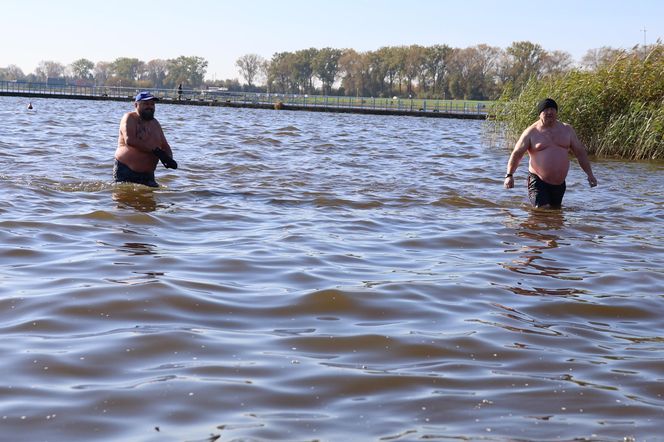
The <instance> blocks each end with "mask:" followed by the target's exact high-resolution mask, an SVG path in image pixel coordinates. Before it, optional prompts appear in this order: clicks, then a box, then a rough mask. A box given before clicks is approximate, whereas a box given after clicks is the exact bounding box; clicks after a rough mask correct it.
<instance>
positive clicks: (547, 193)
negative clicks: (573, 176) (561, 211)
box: [528, 172, 567, 209]
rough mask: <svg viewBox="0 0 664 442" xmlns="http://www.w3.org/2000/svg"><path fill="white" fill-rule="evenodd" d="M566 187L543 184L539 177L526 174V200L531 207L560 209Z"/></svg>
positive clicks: (530, 173) (563, 184)
mask: <svg viewBox="0 0 664 442" xmlns="http://www.w3.org/2000/svg"><path fill="white" fill-rule="evenodd" d="M566 188H567V186H566V185H565V182H564V181H563V183H562V184H558V185H556V184H549V183H545V182H544V181H543V180H542V179H541V178H540V177H538V176H537V175H535V174H534V173H532V172H529V173H528V198H530V204H532V205H533V207H542V206H546V205H548V206H551V207H553V208H556V209H558V208H560V206H561V204H562V203H563V196H564V195H565V189H566Z"/></svg>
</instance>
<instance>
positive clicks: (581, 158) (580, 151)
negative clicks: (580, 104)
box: [569, 126, 597, 187]
mask: <svg viewBox="0 0 664 442" xmlns="http://www.w3.org/2000/svg"><path fill="white" fill-rule="evenodd" d="M569 130H570V131H571V142H570V147H571V148H572V152H574V156H576V159H577V161H578V162H579V166H581V169H583V171H584V172H585V173H586V175H588V183H589V184H590V187H595V186H596V185H597V178H595V175H593V169H592V167H591V166H590V160H589V159H588V151H587V150H586V146H584V145H583V143H582V142H581V141H580V140H579V138H578V137H577V136H576V132H575V131H574V128H572V126H569Z"/></svg>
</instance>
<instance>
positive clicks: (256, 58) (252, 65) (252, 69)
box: [235, 54, 265, 86]
mask: <svg viewBox="0 0 664 442" xmlns="http://www.w3.org/2000/svg"><path fill="white" fill-rule="evenodd" d="M264 63H265V59H264V58H263V57H261V56H260V55H257V54H246V55H243V56H242V57H240V58H238V59H237V61H236V62H235V66H237V67H238V69H239V70H240V75H242V76H243V77H244V79H245V81H246V82H247V85H249V86H253V85H254V80H255V79H256V76H257V75H258V74H259V72H260V71H261V67H262V66H263V65H264Z"/></svg>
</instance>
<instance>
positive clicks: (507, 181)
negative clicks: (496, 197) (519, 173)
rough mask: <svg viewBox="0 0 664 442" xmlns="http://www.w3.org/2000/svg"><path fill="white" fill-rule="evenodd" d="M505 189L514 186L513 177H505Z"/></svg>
mask: <svg viewBox="0 0 664 442" xmlns="http://www.w3.org/2000/svg"><path fill="white" fill-rule="evenodd" d="M504 185H505V189H511V188H513V187H514V177H511V176H507V177H505V183H504Z"/></svg>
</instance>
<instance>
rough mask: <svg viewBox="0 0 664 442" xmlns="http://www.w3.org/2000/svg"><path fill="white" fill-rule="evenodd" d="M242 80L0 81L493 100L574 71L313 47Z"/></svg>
mask: <svg viewBox="0 0 664 442" xmlns="http://www.w3.org/2000/svg"><path fill="white" fill-rule="evenodd" d="M620 53H621V50H619V49H613V48H609V47H603V48H600V49H591V50H589V51H588V52H587V53H586V55H585V56H584V57H583V58H582V60H581V63H580V65H581V67H582V68H583V69H588V70H593V69H597V68H598V67H599V66H602V65H604V64H606V63H607V62H610V61H611V60H614V59H615V58H616V57H617V56H618V55H619V54H620ZM235 64H236V67H237V68H238V72H239V73H240V76H241V77H242V78H243V79H244V81H245V82H244V83H241V82H240V81H239V80H238V79H237V78H236V79H227V80H216V81H209V80H207V81H206V80H205V74H206V71H207V66H208V62H207V60H205V59H204V58H202V57H196V56H180V57H178V58H175V59H168V60H162V59H155V60H150V61H148V62H144V61H141V60H139V59H137V58H124V57H123V58H118V59H116V60H114V61H112V62H104V61H101V62H97V63H94V62H92V61H90V60H87V59H84V58H82V59H79V60H76V61H74V62H73V63H71V64H70V65H68V66H65V65H63V64H61V63H58V62H55V61H42V62H40V63H39V66H38V67H37V69H36V70H35V72H34V73H32V74H29V75H25V74H24V73H23V72H22V71H21V69H20V68H18V67H17V66H15V65H10V66H8V67H6V68H0V80H23V81H46V79H47V78H50V77H66V78H67V79H68V80H69V81H70V82H77V83H79V84H80V83H87V84H97V85H108V86H125V87H140V88H175V87H177V86H178V85H179V84H182V85H183V86H184V87H186V88H204V87H206V86H216V87H224V88H227V89H228V90H230V91H256V92H261V91H262V92H273V93H295V94H316V93H322V94H326V95H346V96H367V97H371V96H372V97H391V96H400V97H407V96H412V97H419V98H447V99H467V100H471V99H472V100H493V99H496V98H498V97H499V96H501V95H502V94H503V93H504V91H506V90H510V91H520V90H521V89H522V88H523V87H524V86H525V84H526V83H527V82H528V81H529V80H530V79H532V78H536V79H538V78H543V77H546V76H549V75H552V74H559V73H565V72H569V71H571V70H572V69H573V68H575V67H576V66H575V63H574V60H573V59H572V57H571V55H570V54H569V53H567V52H563V51H546V50H544V49H543V48H542V47H541V46H540V45H538V44H535V43H532V42H529V41H518V42H514V43H512V44H511V45H510V46H509V47H508V48H506V49H501V48H498V47H495V46H489V45H486V44H480V45H477V46H472V47H468V48H462V49H460V48H452V47H450V46H447V45H433V46H420V45H411V46H387V47H382V48H380V49H378V50H375V51H367V52H358V51H356V50H354V49H335V48H329V47H328V48H323V49H316V48H309V49H302V50H298V51H295V52H278V53H275V54H274V55H273V56H272V58H271V59H270V60H266V59H264V58H263V57H261V56H259V55H256V54H246V55H243V56H241V57H240V58H238V59H237V60H236V63H235Z"/></svg>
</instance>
